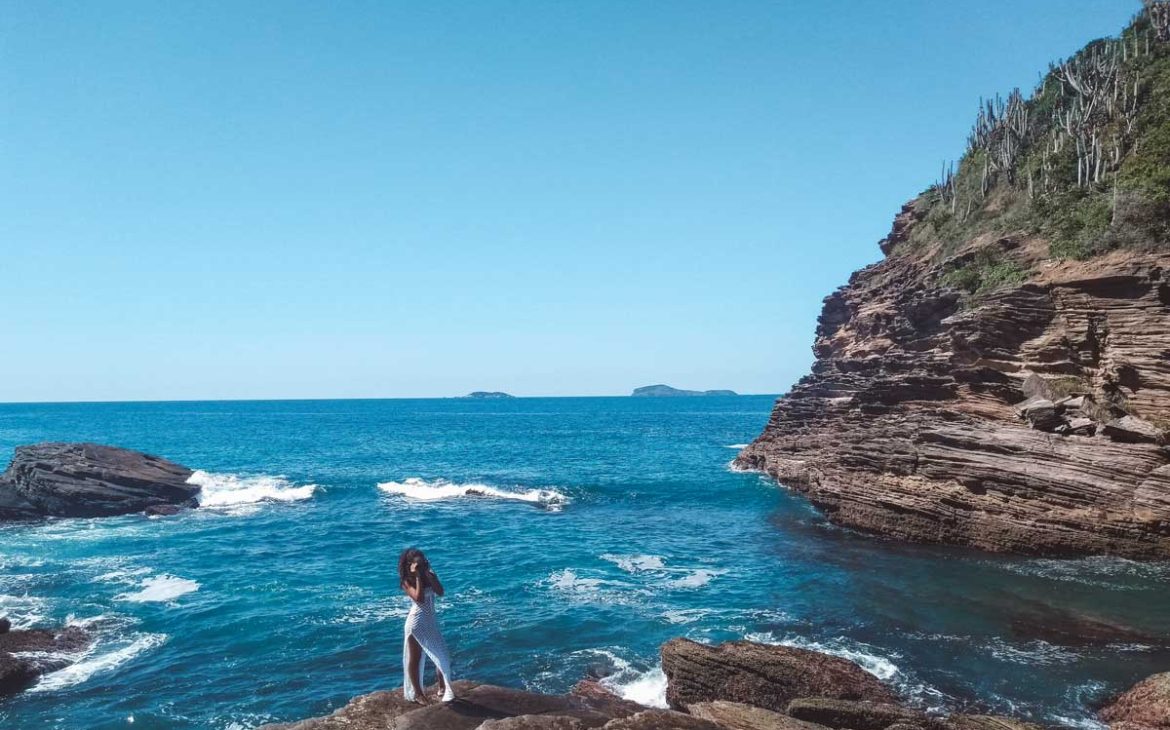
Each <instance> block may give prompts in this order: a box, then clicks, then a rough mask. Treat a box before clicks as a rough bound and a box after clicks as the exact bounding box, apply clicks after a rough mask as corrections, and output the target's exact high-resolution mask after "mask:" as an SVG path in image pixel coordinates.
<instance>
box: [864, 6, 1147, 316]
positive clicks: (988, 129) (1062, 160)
mask: <svg viewBox="0 0 1170 730" xmlns="http://www.w3.org/2000/svg"><path fill="white" fill-rule="evenodd" d="M1168 41H1170V2H1167V0H1157V1H1154V0H1146V3H1145V7H1144V8H1143V9H1142V11H1141V12H1140V13H1138V14H1137V15H1136V16H1135V17H1134V19H1133V20H1132V22H1131V23H1130V24H1129V26H1128V27H1126V28H1125V29H1124V30H1123V31H1122V33H1121V34H1120V35H1119V36H1117V37H1115V38H1106V39H1099V40H1095V41H1093V42H1091V43H1089V44H1088V45H1086V46H1085V47H1084V48H1083V49H1081V50H1080V51H1079V52H1078V53H1076V54H1075V55H1073V56H1072V57H1071V58H1069V59H1067V60H1064V61H1060V62H1058V63H1054V64H1052V65H1051V66H1050V67H1049V69H1048V72H1047V73H1046V74H1045V75H1044V76H1043V77H1042V78H1041V80H1040V82H1039V84H1038V86H1037V87H1036V89H1035V90H1033V92H1032V93H1031V95H1030V96H1028V97H1027V98H1025V96H1024V95H1023V94H1022V93H1021V92H1020V90H1019V89H1016V90H1014V91H1012V92H1011V93H1010V94H1009V95H1008V97H1007V98H1006V99H1004V98H1001V97H998V96H997V97H996V98H995V99H994V100H981V102H980V108H979V113H978V117H977V118H976V121H975V124H974V126H973V128H972V130H971V134H970V136H969V138H968V143H967V149H966V152H965V153H964V155H963V156H962V158H961V159H960V160H959V162H958V165H957V166H956V165H953V164H952V165H950V166H947V167H946V168H945V169H944V170H943V173H942V176H941V178H940V179H939V181H938V182H937V183H935V184H934V185H932V186H931V187H930V188H929V189H928V190H926V191H925V192H924V193H922V194H921V195H920V196H919V197H918V198H916V199H915V200H914V201H912V202H911V203H910V204H908V205H907V207H906V209H905V210H904V214H905V215H906V216H907V218H908V220H907V221H906V224H907V225H906V231H905V232H904V233H905V235H904V236H901V237H894V238H892V239H887V241H888V242H889V244H890V245H888V246H883V248H884V249H885V250H886V252H887V253H890V252H891V249H893V248H895V244H896V245H897V246H898V247H903V248H906V247H908V248H912V249H921V248H923V247H927V246H931V247H934V248H935V250H936V253H937V255H938V256H940V257H942V258H946V257H947V256H949V255H951V254H953V253H954V252H955V251H957V250H958V249H959V248H960V247H962V246H963V245H964V244H965V243H967V242H969V241H971V240H972V239H975V238H977V237H979V236H981V235H983V234H991V235H992V236H1004V235H1032V236H1039V237H1042V238H1044V239H1045V240H1046V241H1047V244H1048V251H1047V253H1048V255H1049V256H1050V257H1053V258H1071V259H1086V258H1089V257H1092V256H1094V255H1097V254H1100V253H1103V252H1106V251H1109V250H1112V249H1117V248H1134V249H1143V250H1167V249H1170V42H1168ZM963 268H965V269H967V270H966V271H964V272H961V273H955V274H954V275H953V276H952V277H951V278H950V281H949V282H947V283H950V284H952V285H954V286H956V287H957V288H960V289H964V290H966V291H968V292H973V293H974V292H978V291H986V290H989V289H992V288H995V287H997V286H1000V285H1002V284H1007V283H1015V282H1016V281H1018V280H1020V279H1021V278H1022V277H1023V275H1024V274H1025V273H1026V272H1025V270H1023V269H1021V267H1020V266H1019V265H1018V264H1017V265H1015V267H1014V268H1016V269H1021V270H1019V271H1015V270H1013V266H1012V265H1008V264H1007V263H1006V262H1005V261H1003V260H999V261H994V260H988V259H987V258H984V259H982V260H979V261H970V262H963Z"/></svg>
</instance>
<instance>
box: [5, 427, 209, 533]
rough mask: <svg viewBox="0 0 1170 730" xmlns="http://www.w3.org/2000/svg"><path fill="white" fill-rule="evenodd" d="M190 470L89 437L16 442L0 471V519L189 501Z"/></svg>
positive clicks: (127, 510) (106, 512)
mask: <svg viewBox="0 0 1170 730" xmlns="http://www.w3.org/2000/svg"><path fill="white" fill-rule="evenodd" d="M191 474H192V471H191V469H188V468H187V467H185V466H183V465H181V464H176V463H174V462H173V461H167V460H166V459H162V458H159V457H157V456H151V455H149V454H144V453H141V452H139V451H131V450H130V449H121V448H117V447H115V446H102V445H100V444H89V443H42V444H36V445H33V446H18V447H16V453H15V455H14V456H13V458H12V463H11V464H10V465H9V466H8V470H7V471H5V472H4V474H2V475H0V520H27V519H37V518H40V517H105V516H110V515H121V514H131V513H134V512H142V511H144V510H147V509H163V508H169V507H173V506H184V507H194V506H195V505H196V500H195V497H196V495H197V494H198V493H199V487H198V486H197V485H194V484H188V483H187V479H188V478H189V477H190V476H191Z"/></svg>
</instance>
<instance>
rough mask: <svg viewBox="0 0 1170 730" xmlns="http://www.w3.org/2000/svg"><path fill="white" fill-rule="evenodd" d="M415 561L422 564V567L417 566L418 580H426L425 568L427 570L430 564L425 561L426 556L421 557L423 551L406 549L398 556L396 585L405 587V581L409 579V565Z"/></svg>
mask: <svg viewBox="0 0 1170 730" xmlns="http://www.w3.org/2000/svg"><path fill="white" fill-rule="evenodd" d="M416 559H417V560H418V561H419V562H421V563H422V565H420V566H419V571H418V576H419V579H420V580H426V578H425V577H424V573H425V572H426V570H427V568H429V567H430V565H431V564H430V562H429V561H428V560H427V556H426V555H423V551H422V550H419V549H418V548H416V547H408V548H406V549H405V550H403V551H402V554H401V555H399V556H398V584H399V585H406V581H407V579H408V578H410V564H411V563H413V562H414V561H415V560H416Z"/></svg>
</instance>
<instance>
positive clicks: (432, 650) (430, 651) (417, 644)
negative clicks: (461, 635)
mask: <svg viewBox="0 0 1170 730" xmlns="http://www.w3.org/2000/svg"><path fill="white" fill-rule="evenodd" d="M398 580H399V586H400V587H401V588H402V590H403V591H404V592H405V593H406V595H408V596H410V600H411V605H410V613H408V614H406V629H405V632H404V636H403V642H402V671H403V673H404V674H405V675H406V681H405V682H403V685H402V694H403V696H405V697H406V699H407V700H410V701H412V702H418V703H419V704H423V705H425V704H429V702H430V701H429V700H428V699H427V697H426V694H425V693H424V692H423V679H422V678H423V670H424V669H425V668H426V660H425V659H423V653H424V652H425V653H426V656H428V657H430V660H431V661H432V662H433V663H434V664H435V666H436V667H437V668H438V670H439V692H438V695H437V696H439V697H442V699H443V701H444V702H450V701H451V700H453V699H455V692H454V691H452V689H451V676H450V675H451V660H450V657H449V656H448V654H447V644H446V643H445V642H444V641H443V635H442V634H441V633H439V620H438V618H437V617H436V616H435V596H436V595H439V596H441V595H443V592H444V591H443V584H442V583H440V582H439V576H437V575H435V571H433V570H431V564H430V563H429V562H428V561H427V556H425V555H423V552H422V550H419V549H418V548H407V549H406V550H403V551H402V555H400V556H398Z"/></svg>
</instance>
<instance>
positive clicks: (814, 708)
mask: <svg viewBox="0 0 1170 730" xmlns="http://www.w3.org/2000/svg"><path fill="white" fill-rule="evenodd" d="M788 714H789V715H791V716H792V717H795V718H797V719H800V720H805V721H807V722H813V723H817V724H818V725H826V726H828V727H831V728H849V730H886V728H888V727H890V726H891V725H893V724H895V723H906V724H910V725H915V726H924V725H926V724H927V722H928V719H927V716H926V713H923V712H919V711H918V710H911V709H909V708H906V707H902V706H900V705H895V704H891V703H884V702H853V701H849V700H836V699H829V698H825V697H806V698H801V699H796V700H793V701H792V702H790V703H788Z"/></svg>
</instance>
